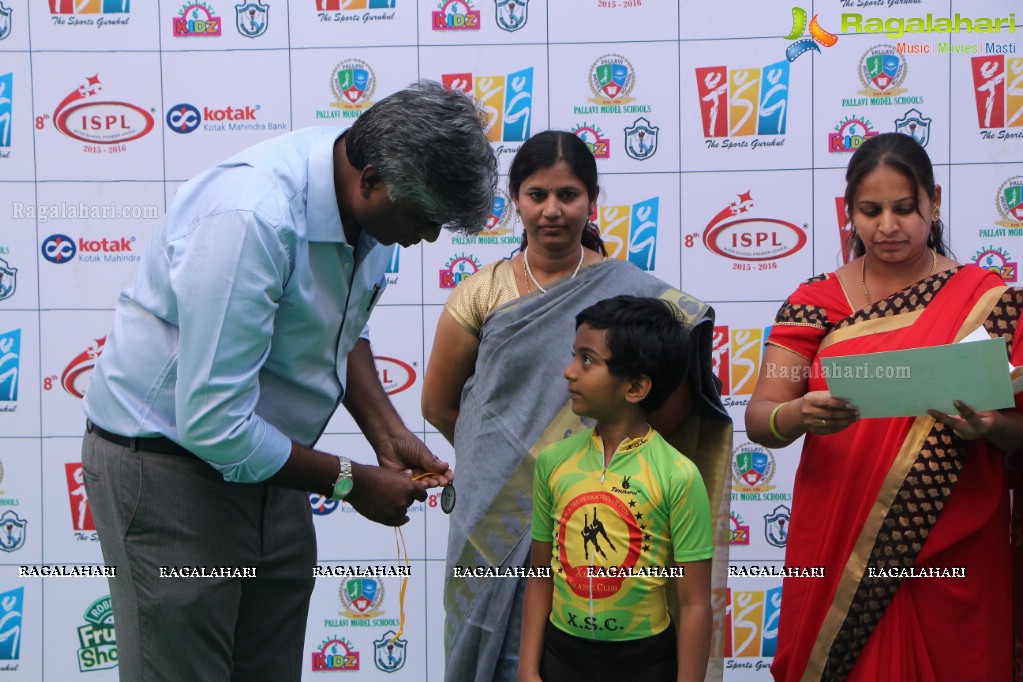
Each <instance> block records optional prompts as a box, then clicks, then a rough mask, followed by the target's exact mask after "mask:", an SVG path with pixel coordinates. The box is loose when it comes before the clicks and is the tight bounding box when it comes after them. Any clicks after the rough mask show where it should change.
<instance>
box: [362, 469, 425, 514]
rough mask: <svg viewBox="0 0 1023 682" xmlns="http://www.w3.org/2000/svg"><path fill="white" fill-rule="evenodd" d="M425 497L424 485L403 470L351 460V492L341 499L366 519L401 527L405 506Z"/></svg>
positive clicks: (406, 508) (406, 512) (406, 511)
mask: <svg viewBox="0 0 1023 682" xmlns="http://www.w3.org/2000/svg"><path fill="white" fill-rule="evenodd" d="M425 499H426V486H425V485H424V484H423V483H422V482H421V481H413V480H412V479H411V477H410V476H409V475H408V474H407V473H401V472H397V471H391V470H389V469H385V468H383V467H375V466H369V465H366V464H359V463H358V462H352V492H350V493H349V494H348V497H346V498H345V502H348V503H349V504H351V505H352V507H353V508H354V509H355V511H357V512H359V513H360V514H362V515H363V516H365V517H366V518H367V519H369V520H370V521H376V522H377V523H382V524H384V525H385V526H403V525H405V524H406V523H408V520H409V519H408V508H409V505H411V504H412V503H413V502H414V501H416V500H420V501H423V500H425Z"/></svg>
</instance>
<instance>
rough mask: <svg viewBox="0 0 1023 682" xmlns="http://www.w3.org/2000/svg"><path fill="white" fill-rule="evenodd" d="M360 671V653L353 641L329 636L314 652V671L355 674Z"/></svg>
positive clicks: (338, 636)
mask: <svg viewBox="0 0 1023 682" xmlns="http://www.w3.org/2000/svg"><path fill="white" fill-rule="evenodd" d="M357 670H359V652H358V651H356V650H355V645H354V644H352V642H351V640H349V639H345V638H344V637H341V636H340V635H327V637H325V638H324V640H323V641H322V642H320V646H319V648H318V649H315V650H313V663H312V671H313V672H314V673H323V672H354V671H357Z"/></svg>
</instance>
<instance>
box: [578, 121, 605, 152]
mask: <svg viewBox="0 0 1023 682" xmlns="http://www.w3.org/2000/svg"><path fill="white" fill-rule="evenodd" d="M572 134H573V135H575V136H576V137H578V138H579V139H580V140H582V141H583V142H585V143H586V147H587V148H588V149H589V150H590V153H591V154H593V158H595V159H609V158H611V140H610V139H609V138H607V137H605V136H604V131H602V130H601V129H600V128H598V127H597V126H595V125H593V124H590V123H582V124H580V125H577V126H575V127H574V128H573V129H572Z"/></svg>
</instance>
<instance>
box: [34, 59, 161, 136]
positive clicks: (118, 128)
mask: <svg viewBox="0 0 1023 682" xmlns="http://www.w3.org/2000/svg"><path fill="white" fill-rule="evenodd" d="M102 90H103V87H102V84H101V83H100V80H99V74H98V73H97V74H96V75H93V76H89V77H87V78H85V80H84V81H83V82H82V83H81V84H80V85H79V86H78V87H77V88H75V89H74V90H72V91H71V92H70V93H68V95H67V96H66V97H65V98H64V99H62V100H61V101H60V104H58V105H57V108H56V109H55V110H54V111H53V124H54V126H56V128H57V130H59V131H60V132H62V133H64V134H65V135H67V136H68V137H70V138H72V139H75V140H78V141H79V142H87V143H90V144H104V145H117V146H116V147H112V148H110V149H111V150H115V149H116V150H117V151H124V149H126V148H127V147H126V146H125V145H124V143H126V142H131V141H132V140H137V139H139V138H140V137H144V136H145V135H148V134H149V132H150V131H151V130H152V129H153V126H154V125H155V123H156V122H155V120H154V119H153V116H152V114H150V113H149V112H148V111H146V110H145V109H143V108H142V107H139V106H137V105H135V104H129V103H128V102H120V101H116V100H98V99H96V98H97V97H98V95H99V93H100V92H101V91H102ZM48 118H49V115H43V116H38V117H36V129H41V128H43V126H44V125H45V122H46V119H48ZM86 149H87V150H89V151H91V150H90V149H89V147H86Z"/></svg>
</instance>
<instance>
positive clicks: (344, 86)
mask: <svg viewBox="0 0 1023 682" xmlns="http://www.w3.org/2000/svg"><path fill="white" fill-rule="evenodd" d="M376 87H377V79H376V74H374V73H373V69H372V68H370V65H369V64H367V63H366V62H364V61H362V60H361V59H346V60H344V61H342V62H339V63H338V65H337V66H335V67H334V71H333V73H332V74H331V78H330V89H331V91H332V92H333V93H334V101H333V102H331V104H330V106H331V107H333V108H334V111H330V110H327V111H317V112H316V118H341V117H344V118H358V117H359V116H361V115H362V112H363V111H365V110H366V109H368V108H369V107H370V105H372V104H373V93H374V92H375V91H376Z"/></svg>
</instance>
